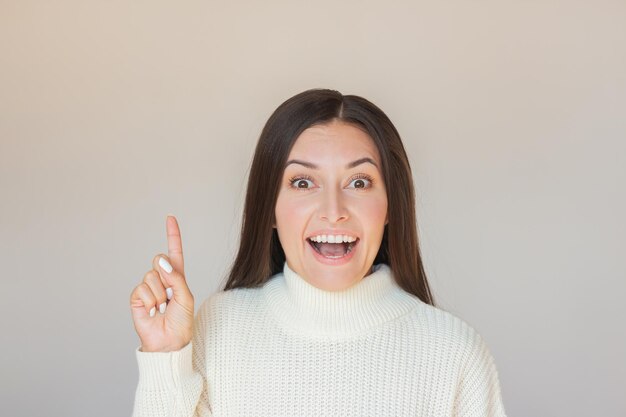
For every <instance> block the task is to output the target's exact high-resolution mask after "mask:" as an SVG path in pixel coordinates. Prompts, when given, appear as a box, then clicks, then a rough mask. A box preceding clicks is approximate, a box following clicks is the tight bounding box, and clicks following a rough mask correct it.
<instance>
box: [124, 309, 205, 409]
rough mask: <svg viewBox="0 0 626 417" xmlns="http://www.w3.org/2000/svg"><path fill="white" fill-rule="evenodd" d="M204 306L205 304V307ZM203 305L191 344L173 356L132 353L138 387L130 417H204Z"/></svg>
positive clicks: (160, 353)
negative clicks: (135, 358) (137, 373)
mask: <svg viewBox="0 0 626 417" xmlns="http://www.w3.org/2000/svg"><path fill="white" fill-rule="evenodd" d="M205 304H206V303H205ZM205 304H203V305H202V306H201V307H200V309H199V311H198V314H197V315H196V318H195V320H194V329H193V336H192V340H191V342H189V343H188V344H187V345H186V346H185V347H183V348H182V349H180V350H178V351H174V352H142V351H141V347H138V348H137V349H136V351H135V354H136V357H137V364H138V367H139V383H138V384H137V390H136V392H135V403H134V407H133V417H148V416H149V417H165V416H167V417H208V416H210V415H211V410H210V406H209V402H208V396H207V380H206V361H205V342H206V341H205V333H206V330H205V327H206V326H205V318H206V315H205V314H204V307H205Z"/></svg>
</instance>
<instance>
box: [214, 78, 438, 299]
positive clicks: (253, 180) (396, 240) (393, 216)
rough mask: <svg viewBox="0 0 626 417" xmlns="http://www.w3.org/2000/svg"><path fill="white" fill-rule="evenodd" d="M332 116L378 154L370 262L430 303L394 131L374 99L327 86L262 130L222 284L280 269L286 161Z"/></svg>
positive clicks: (297, 99) (244, 283)
mask: <svg viewBox="0 0 626 417" xmlns="http://www.w3.org/2000/svg"><path fill="white" fill-rule="evenodd" d="M335 119H338V120H341V121H343V122H345V123H351V124H353V125H355V126H357V127H360V128H361V129H364V130H365V131H366V132H367V133H368V134H369V135H370V136H371V138H372V139H373V140H374V143H375V144H376V147H377V148H378V152H379V154H380V158H381V164H382V175H383V178H384V182H385V188H386V190H387V201H388V206H387V213H388V220H389V222H388V224H387V225H386V226H385V230H384V233H383V239H382V242H381V245H380V249H379V250H378V253H377V255H376V258H375V259H374V264H375V265H376V264H379V263H385V264H387V265H389V267H390V268H391V270H392V271H393V276H394V278H395V280H396V282H397V283H398V285H399V286H400V287H401V288H403V289H404V290H405V291H407V292H409V293H411V294H413V295H416V296H417V297H419V299H420V300H422V301H424V302H425V303H428V304H431V305H433V306H434V305H435V301H434V299H433V296H432V294H431V291H430V287H429V285H428V281H427V279H426V272H425V271H424V266H423V263H422V257H421V254H420V250H419V242H418V238H417V222H416V218H415V191H414V188H413V178H412V176H411V167H410V166H409V160H408V158H407V155H406V152H405V150H404V146H403V145H402V140H401V139H400V135H399V134H398V131H397V130H396V128H395V127H394V125H393V124H392V123H391V120H389V118H388V117H387V115H385V113H383V111H382V110H380V109H379V108H378V107H377V106H375V105H374V104H373V103H371V102H369V101H368V100H366V99H364V98H362V97H359V96H355V95H345V96H344V95H342V94H341V93H339V92H338V91H334V90H326V89H312V90H307V91H304V92H302V93H300V94H297V95H295V96H293V97H291V98H290V99H288V100H287V101H285V102H284V103H283V104H281V105H280V106H279V107H278V108H277V109H276V110H275V111H274V113H272V115H271V116H270V118H269V119H268V121H267V123H266V124H265V126H264V127H263V130H262V132H261V136H260V137H259V141H258V143H257V146H256V150H255V152H254V158H253V160H252V167H251V169H250V175H249V177H248V188H247V192H246V201H245V204H244V210H243V221H242V225H241V237H240V243H239V251H238V253H237V257H236V258H235V261H234V262H233V265H232V268H231V271H230V274H229V277H228V280H227V282H226V284H225V287H224V289H225V290H230V289H234V288H240V287H245V288H252V287H258V286H260V285H263V284H264V283H265V282H267V280H268V279H269V278H270V277H271V276H272V275H274V274H277V273H279V272H282V271H283V267H284V263H285V252H284V251H283V248H282V246H281V244H280V241H279V240H278V233H277V231H276V229H274V228H273V227H272V226H273V224H274V212H275V208H276V199H277V198H278V192H279V190H280V184H281V182H282V176H283V173H284V170H285V163H286V162H287V158H288V156H289V153H290V151H291V147H292V146H293V144H294V142H295V141H296V139H297V138H298V137H299V136H300V134H301V133H302V132H303V131H304V130H305V129H308V128H309V127H311V126H313V125H319V124H325V123H329V122H331V121H333V120H335Z"/></svg>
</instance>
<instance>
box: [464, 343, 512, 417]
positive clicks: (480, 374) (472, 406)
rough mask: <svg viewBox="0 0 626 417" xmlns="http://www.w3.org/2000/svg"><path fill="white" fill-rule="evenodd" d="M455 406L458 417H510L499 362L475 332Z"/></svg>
mask: <svg viewBox="0 0 626 417" xmlns="http://www.w3.org/2000/svg"><path fill="white" fill-rule="evenodd" d="M471 333H472V339H473V340H472V341H471V343H470V350H469V355H468V357H467V360H466V362H465V365H464V366H463V369H462V372H461V375H460V379H459V385H458V388H457V393H456V399H455V404H454V416H455V417H506V413H505V411H504V404H503V402H502V393H501V390H500V381H499V378H498V372H497V369H496V365H495V361H494V358H493V356H492V355H491V352H490V351H489V349H488V347H487V345H486V344H485V342H484V340H483V338H482V337H481V335H480V334H479V333H478V332H476V331H472V332H471Z"/></svg>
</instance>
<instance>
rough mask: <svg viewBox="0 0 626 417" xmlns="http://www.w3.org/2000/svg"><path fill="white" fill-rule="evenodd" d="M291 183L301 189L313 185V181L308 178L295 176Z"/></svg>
mask: <svg viewBox="0 0 626 417" xmlns="http://www.w3.org/2000/svg"><path fill="white" fill-rule="evenodd" d="M309 183H310V185H309ZM290 184H291V187H293V188H296V189H300V190H307V189H309V188H311V187H312V186H313V182H312V181H311V180H309V179H307V178H294V179H292V180H291V181H290Z"/></svg>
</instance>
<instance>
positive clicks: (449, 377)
mask: <svg viewBox="0 0 626 417" xmlns="http://www.w3.org/2000/svg"><path fill="white" fill-rule="evenodd" d="M166 223H167V235H168V256H166V255H163V254H161V255H157V256H156V257H155V258H154V260H153V264H152V267H153V269H152V270H151V271H149V272H148V273H147V274H146V275H145V277H144V279H143V282H142V283H141V284H140V285H139V286H137V287H136V288H135V289H134V291H133V293H132V294H131V310H132V314H133V320H134V324H135V329H136V330H137V333H138V335H139V338H140V340H141V347H140V348H138V349H137V352H136V355H137V360H138V364H139V370H140V377H139V384H138V387H137V392H136V398H135V406H134V416H209V415H212V416H244V415H246V416H251V415H254V416H278V415H281V416H347V415H354V416H424V417H426V416H429V417H430V416H504V415H505V412H504V407H503V405H502V399H501V392H500V386H499V381H498V375H497V371H496V367H495V364H494V362H493V357H492V356H491V354H490V352H489V350H488V348H487V346H486V345H485V343H484V341H483V339H482V338H481V336H480V335H479V334H478V333H477V332H476V331H475V330H474V329H473V328H472V327H471V326H469V325H468V324H467V323H465V322H464V321H463V320H461V319H460V318H457V317H455V316H453V315H452V314H450V313H448V312H445V311H443V310H441V309H439V308H437V307H436V306H435V303H434V300H433V297H432V295H431V292H430V288H429V286H428V282H427V279H426V275H425V273H424V268H423V265H422V259H421V256H420V252H419V246H418V239H417V230H416V222H415V207H414V189H413V183H412V177H411V171H410V167H409V162H408V159H407V156H406V153H405V151H404V147H403V145H402V142H401V140H400V136H399V135H398V132H397V131H396V129H395V127H394V126H393V124H392V123H391V121H390V120H389V119H388V118H387V116H386V115H385V114H384V113H383V112H382V111H381V110H380V109H379V108H378V107H376V106H375V105H374V104H372V103H370V102H369V101H367V100H365V99H363V98H361V97H357V96H349V95H346V96H343V95H341V94H340V93H338V92H336V91H332V90H317V89H316V90H309V91H305V92H303V93H300V94H298V95H296V96H294V97H292V98H290V99H289V100H287V101H286V102H284V103H283V104H282V105H281V106H279V107H278V108H277V109H276V111H275V112H274V113H273V114H272V116H271V117H270V118H269V120H268V122H267V124H266V125H265V127H264V129H263V131H262V133H261V136H260V139H259V142H258V144H257V148H256V151H255V155H254V159H253V163H252V168H251V171H250V176H249V180H248V188H247V195H246V201H245V207H244V214H243V225H242V232H241V242H240V247H239V251H238V254H237V257H236V259H235V262H234V265H233V267H232V270H231V272H230V276H229V279H228V282H227V283H226V286H225V288H224V291H221V292H218V293H216V294H214V295H212V296H211V297H209V298H208V299H207V300H205V301H204V302H203V303H202V304H201V306H200V307H199V309H198V312H197V314H196V317H195V319H194V316H193V313H194V299H193V296H192V294H191V292H190V291H189V288H188V287H187V285H186V283H185V272H184V263H183V253H182V243H181V237H180V232H179V228H178V224H177V222H176V219H175V218H173V217H168V219H167V222H166ZM157 306H158V310H159V312H158V313H157Z"/></svg>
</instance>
